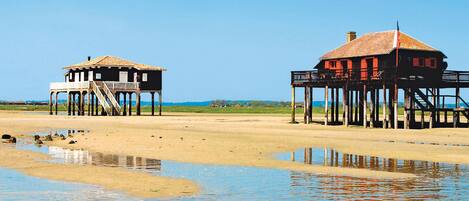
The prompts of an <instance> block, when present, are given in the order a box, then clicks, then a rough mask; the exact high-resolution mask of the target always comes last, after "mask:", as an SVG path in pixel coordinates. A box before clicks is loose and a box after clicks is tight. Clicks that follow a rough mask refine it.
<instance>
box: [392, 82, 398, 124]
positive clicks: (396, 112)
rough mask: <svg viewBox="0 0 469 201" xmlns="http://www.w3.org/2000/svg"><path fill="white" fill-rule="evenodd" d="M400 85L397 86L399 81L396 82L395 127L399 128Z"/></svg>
mask: <svg viewBox="0 0 469 201" xmlns="http://www.w3.org/2000/svg"><path fill="white" fill-rule="evenodd" d="M398 92H399V91H398V86H397V82H395V83H394V100H393V102H394V129H397V128H399V121H398V120H399V118H398V117H399V113H398V112H399V110H398V107H399V105H398V94H399V93H398Z"/></svg>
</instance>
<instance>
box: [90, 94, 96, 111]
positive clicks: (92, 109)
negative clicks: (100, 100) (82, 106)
mask: <svg viewBox="0 0 469 201" xmlns="http://www.w3.org/2000/svg"><path fill="white" fill-rule="evenodd" d="M90 95H91V110H90V114H91V116H94V105H95V102H94V93H90Z"/></svg>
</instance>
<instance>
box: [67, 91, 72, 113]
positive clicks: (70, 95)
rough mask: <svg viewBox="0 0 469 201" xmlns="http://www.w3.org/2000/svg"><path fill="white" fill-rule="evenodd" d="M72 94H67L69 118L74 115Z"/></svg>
mask: <svg viewBox="0 0 469 201" xmlns="http://www.w3.org/2000/svg"><path fill="white" fill-rule="evenodd" d="M71 99H72V94H71V93H70V92H67V114H68V116H70V115H72V100H71Z"/></svg>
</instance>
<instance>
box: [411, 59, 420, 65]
mask: <svg viewBox="0 0 469 201" xmlns="http://www.w3.org/2000/svg"><path fill="white" fill-rule="evenodd" d="M412 66H414V67H418V66H419V58H417V57H414V58H412Z"/></svg>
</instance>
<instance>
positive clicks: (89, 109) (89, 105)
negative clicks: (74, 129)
mask: <svg viewBox="0 0 469 201" xmlns="http://www.w3.org/2000/svg"><path fill="white" fill-rule="evenodd" d="M86 95H87V96H88V101H87V103H86V104H87V105H88V116H91V93H90V92H88V93H86Z"/></svg>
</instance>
